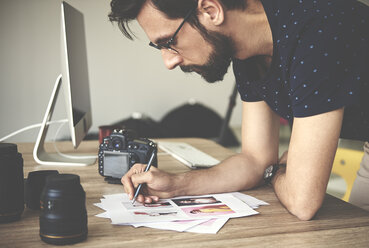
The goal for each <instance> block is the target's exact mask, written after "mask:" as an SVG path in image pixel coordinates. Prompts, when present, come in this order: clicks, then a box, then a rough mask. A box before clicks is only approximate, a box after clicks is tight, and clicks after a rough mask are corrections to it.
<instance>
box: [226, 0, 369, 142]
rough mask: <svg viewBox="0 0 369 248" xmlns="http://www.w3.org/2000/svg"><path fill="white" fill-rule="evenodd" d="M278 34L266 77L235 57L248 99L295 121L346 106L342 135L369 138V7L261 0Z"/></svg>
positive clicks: (318, 0)
mask: <svg viewBox="0 0 369 248" xmlns="http://www.w3.org/2000/svg"><path fill="white" fill-rule="evenodd" d="M261 2H262V4H263V7H264V9H265V11H266V15H267V17H268V21H269V24H270V27H271V30H272V36H273V57H272V62H271V65H270V67H269V69H268V71H267V73H266V75H264V76H263V77H258V76H255V75H254V74H255V73H254V72H255V71H256V67H255V63H254V62H255V60H256V59H255V58H250V59H246V60H237V59H234V60H233V70H234V74H235V77H236V82H237V87H238V91H239V93H240V96H241V99H242V100H243V101H248V102H254V101H265V102H266V103H267V104H268V106H269V107H270V108H271V109H272V110H273V111H275V112H276V113H277V114H278V115H280V116H281V117H283V118H285V119H287V120H289V121H290V122H291V121H292V120H293V118H294V117H307V116H312V115H317V114H321V113H325V112H329V111H332V110H335V109H339V108H342V107H345V113H344V120H343V125H342V131H341V137H342V138H349V139H358V140H364V141H369V7H367V6H366V5H364V4H362V3H359V2H356V1H353V0H261ZM246 32H247V31H246Z"/></svg>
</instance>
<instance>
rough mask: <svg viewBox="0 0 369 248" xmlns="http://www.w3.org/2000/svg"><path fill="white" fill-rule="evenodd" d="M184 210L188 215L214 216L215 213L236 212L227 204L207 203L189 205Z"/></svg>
mask: <svg viewBox="0 0 369 248" xmlns="http://www.w3.org/2000/svg"><path fill="white" fill-rule="evenodd" d="M182 211H183V212H185V213H186V214H187V215H188V216H191V217H194V216H214V215H226V214H234V213H235V211H233V210H232V209H231V208H229V207H228V206H227V205H225V204H222V205H206V206H202V207H189V208H182Z"/></svg>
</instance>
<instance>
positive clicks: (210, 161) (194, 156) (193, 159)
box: [158, 141, 220, 168]
mask: <svg viewBox="0 0 369 248" xmlns="http://www.w3.org/2000/svg"><path fill="white" fill-rule="evenodd" d="M158 145H159V148H160V149H162V150H163V151H165V152H167V153H168V154H170V155H172V156H173V157H174V158H175V159H177V160H179V161H180V162H182V163H183V164H185V165H187V166H188V167H190V168H208V167H212V166H214V165H216V164H218V163H219V162H220V161H219V160H217V159H215V158H213V157H212V156H210V155H208V154H206V153H204V152H202V151H200V150H199V149H197V148H195V147H193V146H191V145H190V144H187V143H182V142H166V141H161V142H159V144H158Z"/></svg>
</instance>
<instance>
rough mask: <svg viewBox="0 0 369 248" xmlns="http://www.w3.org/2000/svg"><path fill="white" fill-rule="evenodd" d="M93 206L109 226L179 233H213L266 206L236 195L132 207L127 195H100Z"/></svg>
mask: <svg viewBox="0 0 369 248" xmlns="http://www.w3.org/2000/svg"><path fill="white" fill-rule="evenodd" d="M100 201H101V202H100V203H95V204H94V205H95V206H97V207H99V208H102V209H103V210H105V212H103V213H101V214H98V215H96V216H97V217H101V218H110V219H111V222H112V224H113V225H132V226H134V227H151V228H156V229H164V230H174V231H179V232H195V233H210V234H215V233H217V232H218V231H219V230H220V229H221V228H222V226H223V225H224V224H225V223H226V222H227V221H228V219H230V218H238V217H245V216H250V215H255V214H258V212H256V211H255V210H254V209H256V208H258V207H259V206H261V205H269V204H268V203H266V202H264V201H261V200H259V199H256V198H255V197H252V196H249V195H245V194H242V193H240V192H233V193H225V194H213V195H202V196H185V197H177V198H172V199H161V200H159V201H158V202H155V203H150V204H148V203H143V204H142V203H139V202H135V203H134V204H132V202H131V200H129V198H128V195H127V194H113V195H104V198H102V199H100Z"/></svg>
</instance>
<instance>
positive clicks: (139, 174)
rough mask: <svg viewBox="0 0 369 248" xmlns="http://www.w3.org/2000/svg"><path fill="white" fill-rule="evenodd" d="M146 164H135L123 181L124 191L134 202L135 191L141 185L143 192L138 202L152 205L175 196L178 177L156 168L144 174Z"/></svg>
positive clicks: (138, 197)
mask: <svg viewBox="0 0 369 248" xmlns="http://www.w3.org/2000/svg"><path fill="white" fill-rule="evenodd" d="M145 168H146V165H145V164H135V165H134V166H133V167H132V168H131V169H130V170H129V171H128V172H127V173H126V174H125V175H124V176H123V177H122V179H121V181H122V184H123V186H124V190H125V191H126V193H127V194H128V195H129V198H130V199H131V200H132V199H133V196H134V193H135V189H136V188H137V187H138V185H139V184H140V183H144V185H142V186H143V187H142V188H141V191H140V193H141V194H139V195H138V196H137V199H136V201H138V202H145V203H151V202H153V201H158V200H159V198H171V197H173V196H174V195H175V181H176V178H177V175H174V174H169V173H166V172H163V171H161V170H159V169H157V168H155V167H153V166H152V167H151V168H150V170H149V171H147V172H144V171H145Z"/></svg>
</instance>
